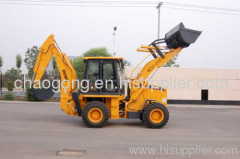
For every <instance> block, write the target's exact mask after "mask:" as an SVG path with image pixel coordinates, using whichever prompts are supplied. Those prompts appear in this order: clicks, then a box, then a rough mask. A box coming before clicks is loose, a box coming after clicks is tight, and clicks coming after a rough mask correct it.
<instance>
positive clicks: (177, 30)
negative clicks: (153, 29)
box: [165, 23, 202, 49]
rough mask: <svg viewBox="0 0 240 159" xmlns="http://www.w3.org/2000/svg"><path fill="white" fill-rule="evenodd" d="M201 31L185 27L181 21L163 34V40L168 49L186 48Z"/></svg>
mask: <svg viewBox="0 0 240 159" xmlns="http://www.w3.org/2000/svg"><path fill="white" fill-rule="evenodd" d="M201 33H202V32H201V31H197V30H192V29H188V28H185V26H184V24H183V23H180V24H178V25H177V26H175V27H174V28H173V29H172V30H170V31H169V32H168V33H166V34H165V42H166V44H167V46H168V48H169V49H176V48H178V47H182V48H186V47H188V46H190V45H191V44H192V43H194V42H195V41H196V40H197V39H198V37H199V35H200V34H201Z"/></svg>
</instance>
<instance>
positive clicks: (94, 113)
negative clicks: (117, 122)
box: [88, 108, 103, 123]
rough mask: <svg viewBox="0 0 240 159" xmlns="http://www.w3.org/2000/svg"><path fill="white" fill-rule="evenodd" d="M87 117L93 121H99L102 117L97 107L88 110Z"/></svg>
mask: <svg viewBox="0 0 240 159" xmlns="http://www.w3.org/2000/svg"><path fill="white" fill-rule="evenodd" d="M88 119H89V120H90V121H91V122H93V123H99V122H101V121H102V119H103V112H102V110H101V109H99V108H92V109H90V110H89V112H88Z"/></svg>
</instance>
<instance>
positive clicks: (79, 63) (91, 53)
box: [72, 48, 112, 79]
mask: <svg viewBox="0 0 240 159" xmlns="http://www.w3.org/2000/svg"><path fill="white" fill-rule="evenodd" d="M99 56H102V57H109V56H112V55H111V54H110V53H109V52H108V51H107V49H106V48H93V49H90V50H88V51H86V52H85V53H83V56H80V57H77V58H74V59H73V60H72V63H73V66H74V68H75V70H76V72H77V75H78V78H79V79H82V78H83V73H84V69H85V68H84V61H83V57H99Z"/></svg>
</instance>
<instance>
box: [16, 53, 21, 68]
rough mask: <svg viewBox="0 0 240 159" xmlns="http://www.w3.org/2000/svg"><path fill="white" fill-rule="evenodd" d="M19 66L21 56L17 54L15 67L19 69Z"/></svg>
mask: <svg viewBox="0 0 240 159" xmlns="http://www.w3.org/2000/svg"><path fill="white" fill-rule="evenodd" d="M21 66H22V56H21V55H20V54H18V55H17V56H16V67H17V69H18V70H20V68H21Z"/></svg>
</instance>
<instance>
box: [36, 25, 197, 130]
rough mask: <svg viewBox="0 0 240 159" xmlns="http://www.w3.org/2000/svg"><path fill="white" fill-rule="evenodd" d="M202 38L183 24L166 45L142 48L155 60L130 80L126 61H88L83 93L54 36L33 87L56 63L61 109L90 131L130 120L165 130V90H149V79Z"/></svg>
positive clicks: (39, 61) (157, 42)
mask: <svg viewBox="0 0 240 159" xmlns="http://www.w3.org/2000/svg"><path fill="white" fill-rule="evenodd" d="M200 34H201V32H200V31H196V30H191V29H187V28H185V26H184V25H183V24H182V23H180V24H179V25H177V26H176V27H174V28H173V29H172V30H170V31H169V32H168V33H167V34H165V37H164V38H163V39H157V40H155V41H153V42H152V43H150V44H149V45H147V46H141V47H140V48H139V49H138V50H137V51H139V52H146V53H150V55H151V56H152V57H153V59H152V60H150V61H148V62H147V63H146V64H145V65H144V66H143V68H142V69H141V70H140V71H139V72H138V74H137V76H136V77H134V78H132V79H125V77H124V63H123V58H122V57H84V68H85V71H84V79H83V80H82V81H84V82H82V81H81V82H82V85H81V87H84V89H85V90H84V89H81V88H79V87H78V84H77V82H78V81H79V79H78V78H77V73H76V70H75V69H74V67H73V66H72V63H71V61H70V60H69V58H68V57H67V56H66V54H64V53H63V52H62V51H61V50H60V49H59V47H58V45H57V43H56V41H55V39H54V36H53V35H50V36H49V37H48V38H47V40H46V41H45V42H44V43H43V44H42V46H41V47H40V52H39V54H38V57H37V60H36V63H35V66H34V70H33V71H34V77H33V81H34V83H37V82H39V81H40V80H41V79H42V77H43V75H44V73H45V71H46V68H47V67H48V65H49V62H50V61H51V59H52V58H53V57H54V58H55V61H56V63H57V68H58V70H59V74H60V80H61V87H60V107H61V109H62V110H63V111H64V112H65V113H66V114H68V115H72V116H81V117H82V119H83V121H84V123H85V124H86V125H87V126H88V127H97V128H99V127H103V126H104V125H106V123H107V121H108V120H109V119H121V118H127V119H140V120H142V122H143V124H144V125H146V126H147V127H149V128H161V127H163V126H165V125H166V124H167V122H168V120H169V112H168V109H167V90H166V89H164V88H161V87H156V86H153V85H151V84H150V83H149V82H148V78H149V76H150V75H151V74H153V73H154V72H155V71H156V70H157V69H158V68H159V67H162V66H164V65H166V64H167V63H168V62H169V61H170V60H172V59H173V58H174V57H175V56H176V55H178V54H179V53H180V52H181V51H182V49H183V48H186V47H188V46H189V45H191V44H192V43H193V42H195V41H196V40H197V38H198V37H199V35H200ZM162 76H164V75H162ZM123 81H124V82H123ZM100 84H101V86H102V87H99V85H100ZM110 86H111V87H110ZM87 87H88V88H87ZM86 89H87V91H86ZM43 92H44V91H39V90H36V91H35V93H34V95H35V97H39V98H43V97H44V98H45V97H46V96H48V95H47V94H49V93H47V92H46V91H45V92H44V93H43Z"/></svg>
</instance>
